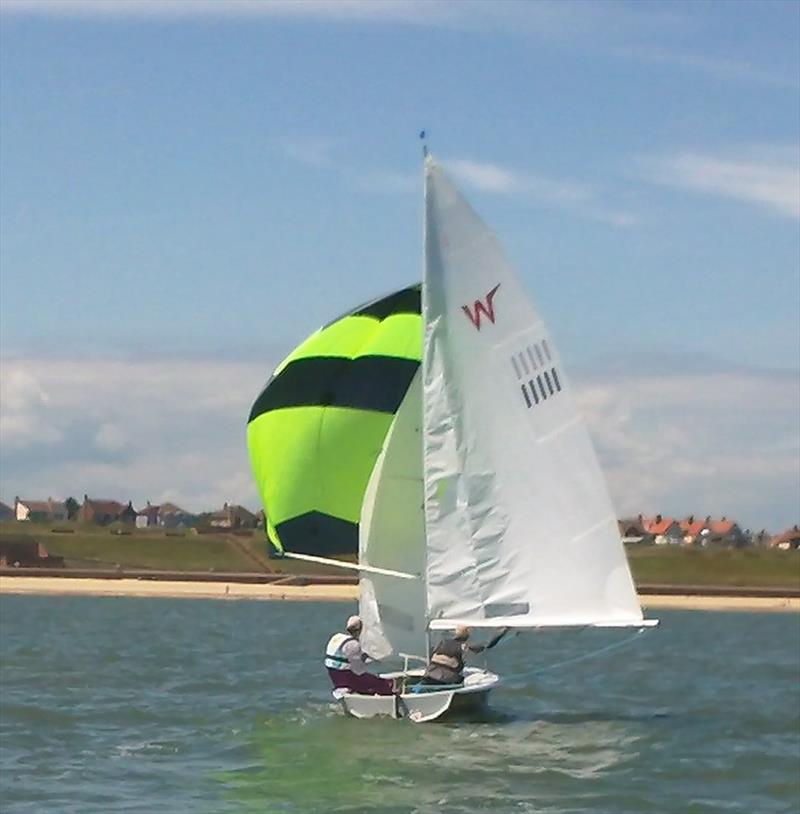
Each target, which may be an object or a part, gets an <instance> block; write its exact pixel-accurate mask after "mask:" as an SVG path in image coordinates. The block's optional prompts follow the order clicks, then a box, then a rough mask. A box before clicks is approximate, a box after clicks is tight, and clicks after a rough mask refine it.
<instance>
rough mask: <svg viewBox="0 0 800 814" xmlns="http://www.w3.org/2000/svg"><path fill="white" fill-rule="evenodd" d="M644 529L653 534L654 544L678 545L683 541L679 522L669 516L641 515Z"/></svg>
mask: <svg viewBox="0 0 800 814" xmlns="http://www.w3.org/2000/svg"><path fill="white" fill-rule="evenodd" d="M642 525H643V526H644V530H645V531H646V532H647V533H648V534H651V535H652V536H653V542H654V543H655V544H656V545H679V544H680V543H682V542H683V532H682V531H681V526H680V523H678V522H677V521H676V520H673V519H672V518H671V517H662V515H660V514H657V515H656V516H655V517H643V518H642Z"/></svg>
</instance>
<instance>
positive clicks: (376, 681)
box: [328, 667, 394, 695]
mask: <svg viewBox="0 0 800 814" xmlns="http://www.w3.org/2000/svg"><path fill="white" fill-rule="evenodd" d="M328 675H329V676H330V677H331V681H332V682H333V686H334V687H344V688H346V689H348V690H351V691H352V692H357V693H359V694H360V695H394V693H393V692H392V682H391V681H390V680H389V679H388V678H381V677H380V676H376V675H374V674H373V673H361V675H360V676H357V675H356V674H355V673H354V672H353V671H352V670H331V668H330V667H328Z"/></svg>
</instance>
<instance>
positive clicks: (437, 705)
mask: <svg viewBox="0 0 800 814" xmlns="http://www.w3.org/2000/svg"><path fill="white" fill-rule="evenodd" d="M422 674H423V671H422V670H409V671H407V672H399V673H384V674H383V675H382V677H383V678H392V679H405V680H406V681H407V682H408V685H409V686H408V687H407V689H406V691H405V692H403V693H402V694H400V695H359V694H358V693H354V692H350V691H349V690H342V689H336V690H334V691H333V697H334V698H335V699H336V700H337V701H339V703H340V704H341V705H342V708H343V709H344V711H345V712H346V713H347V714H348V715H350V716H352V717H353V718H374V717H377V716H385V717H388V718H408V719H409V720H410V721H413V722H414V723H418V724H419V723H425V722H427V721H434V720H436V719H437V718H441V717H442V716H443V715H445V714H446V713H448V712H470V711H474V710H478V709H481V708H482V707H484V706H486V703H487V701H488V699H489V692H490V690H491V689H492V688H493V687H495V686H497V684H498V683H499V682H500V678H499V677H498V676H497V675H495V673H491V672H489V671H488V670H481V669H478V668H476V667H467V668H466V669H465V670H464V684H463V685H462V686H460V687H456V688H454V689H442V690H439V689H425V690H421V691H419V692H414V687H415V686H417V684H416V682H417V681H419V679H420V678H421V677H422ZM428 686H432V687H433V686H435V685H428Z"/></svg>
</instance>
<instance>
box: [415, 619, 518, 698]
mask: <svg viewBox="0 0 800 814" xmlns="http://www.w3.org/2000/svg"><path fill="white" fill-rule="evenodd" d="M508 630H509V629H508V628H503V630H501V631H500V633H498V634H497V635H496V636H495V637H494V638H493V639H491V640H490V641H489V642H487V643H486V644H469V643H468V640H469V628H468V627H465V626H464V625H459V626H458V627H457V628H456V629H455V632H454V633H453V638H452V639H442V640H441V641H440V642H439V644H437V645H436V647H434V649H433V652H432V653H431V658H430V662H429V663H428V667H427V668H426V670H425V675H424V676H423V677H422V681H421V682H420V683H421V684H448V685H449V684H463V683H464V656H465V655H467V654H468V653H482V652H483V651H484V650H491V649H492V648H493V647H494V646H495V645H496V644H497V643H498V642H499V641H500V639H502V638H503V636H505V635H506V633H508Z"/></svg>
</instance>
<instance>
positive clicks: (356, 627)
mask: <svg viewBox="0 0 800 814" xmlns="http://www.w3.org/2000/svg"><path fill="white" fill-rule="evenodd" d="M362 629H363V625H362V623H361V618H360V617H358V616H351V617H350V618H349V619H348V620H347V628H346V631H347V632H346V633H334V635H333V636H331V638H330V641H329V642H328V646H327V647H326V648H325V666H326V667H327V668H328V675H329V676H330V677H331V681H332V682H333V686H334V687H344V688H347V689H348V690H351V691H352V692H357V693H360V694H361V695H392V694H393V686H392V682H391V681H390V680H388V679H386V678H381V677H380V676H376V675H374V674H373V673H370V672H368V671H367V668H366V666H365V663H366V662H367V661H372V659H371V658H370V657H369V656H368V655H367V654H366V653H365V652H364V651H363V650H362V649H361V644H360V642H359V640H358V639H359V637H360V636H361V631H362Z"/></svg>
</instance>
